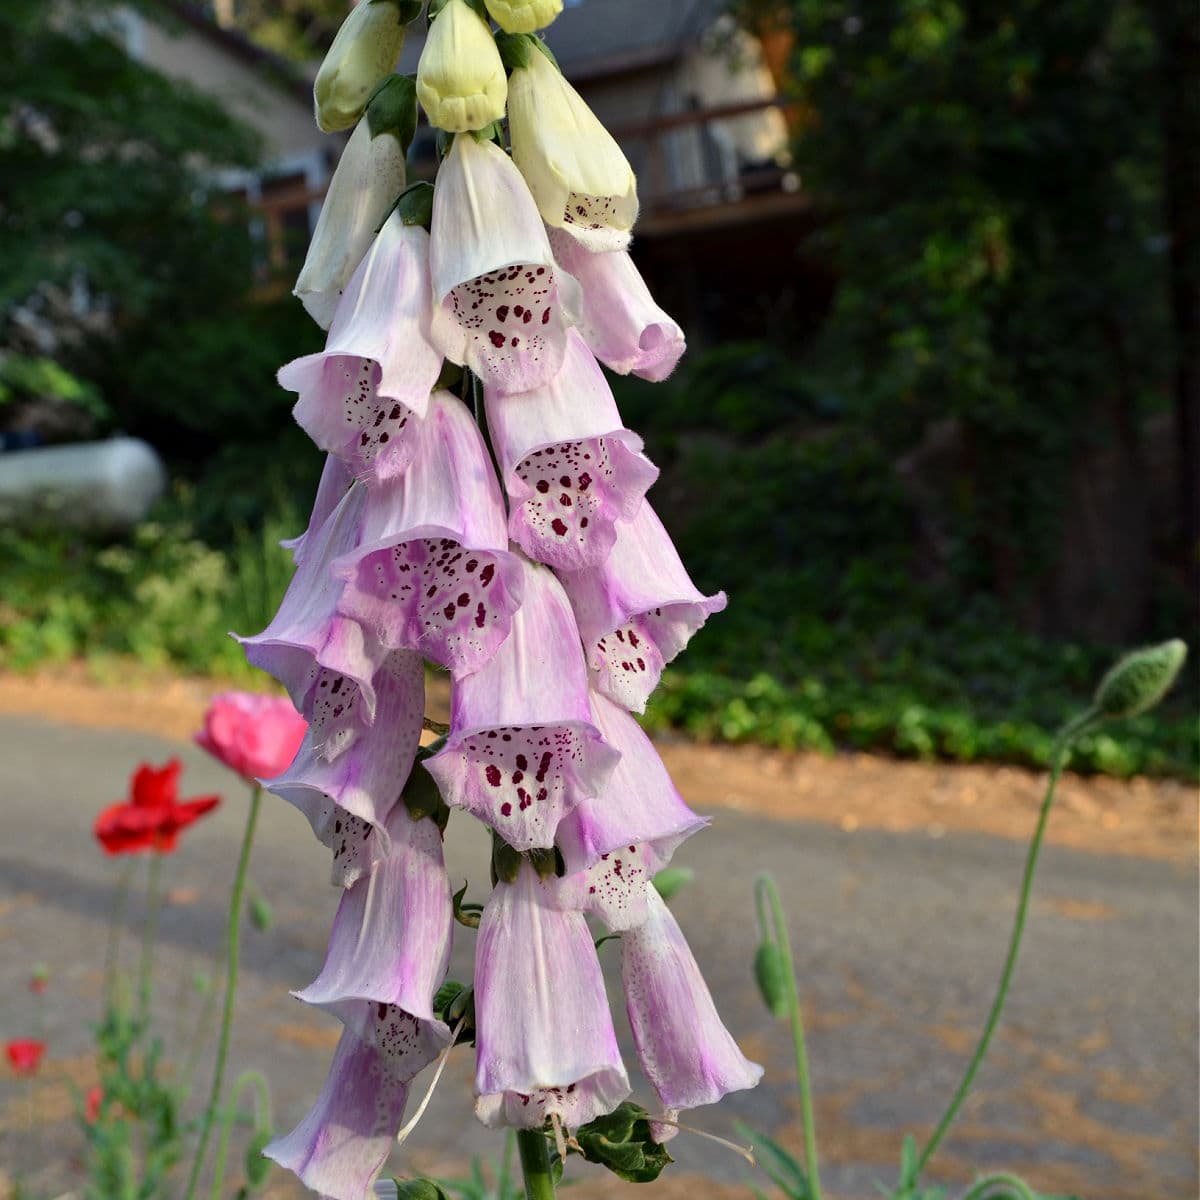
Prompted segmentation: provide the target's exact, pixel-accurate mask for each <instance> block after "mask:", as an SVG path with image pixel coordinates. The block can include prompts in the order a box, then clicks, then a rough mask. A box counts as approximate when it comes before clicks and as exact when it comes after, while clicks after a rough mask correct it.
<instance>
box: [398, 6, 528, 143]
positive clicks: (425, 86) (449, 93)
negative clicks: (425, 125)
mask: <svg viewBox="0 0 1200 1200" xmlns="http://www.w3.org/2000/svg"><path fill="white" fill-rule="evenodd" d="M507 95H508V83H507V81H506V79H505V76H504V63H503V62H501V61H500V51H499V50H497V49H496V42H495V39H494V38H493V37H492V31H491V30H490V29H489V28H488V26H487V22H486V21H485V20H484V19H483V18H482V17H481V16H480V15H479V14H478V13H477V12H476V11H475V10H474V9H473V8H472V7H471V6H470V5H469V4H467V2H466V0H447V2H446V4H445V5H444V6H443V7H442V9H441V10H440V11H439V12H438V14H437V17H436V18H435V20H434V21H433V23H432V24H431V25H430V27H429V36H428V37H427V38H426V39H425V48H424V49H423V50H422V51H421V60H420V62H418V63H417V99H418V100H420V102H421V107H422V108H423V109H424V110H425V113H426V115H427V116H428V117H429V123H430V124H431V125H436V126H437V128H439V129H446V130H449V131H450V132H451V133H465V132H468V131H469V130H472V129H482V128H483V127H484V126H485V125H490V124H491V123H492V122H493V121H499V120H500V118H501V117H503V116H504V102H505V99H506V97H507Z"/></svg>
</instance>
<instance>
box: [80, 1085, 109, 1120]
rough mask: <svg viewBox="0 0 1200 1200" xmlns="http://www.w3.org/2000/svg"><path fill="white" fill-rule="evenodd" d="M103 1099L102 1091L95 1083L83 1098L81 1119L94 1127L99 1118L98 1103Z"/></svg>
mask: <svg viewBox="0 0 1200 1200" xmlns="http://www.w3.org/2000/svg"><path fill="white" fill-rule="evenodd" d="M103 1099H104V1089H103V1088H102V1087H101V1086H100V1085H99V1084H98V1083H97V1084H94V1085H93V1086H92V1087H90V1088H88V1090H87V1095H86V1096H84V1098H83V1119H84V1120H85V1121H86V1122H87V1123H88V1124H89V1125H95V1123H96V1121H97V1120H98V1119H99V1117H100V1101H101V1100H103Z"/></svg>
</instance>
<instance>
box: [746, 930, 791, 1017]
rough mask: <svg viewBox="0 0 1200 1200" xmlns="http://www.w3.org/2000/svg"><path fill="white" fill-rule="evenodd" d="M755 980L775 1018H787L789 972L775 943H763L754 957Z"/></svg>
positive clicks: (764, 1001)
mask: <svg viewBox="0 0 1200 1200" xmlns="http://www.w3.org/2000/svg"><path fill="white" fill-rule="evenodd" d="M754 978H755V980H756V982H757V983H758V990H759V993H760V994H761V996H762V998H763V1003H764V1004H765V1005H766V1006H767V1008H768V1009H769V1010H770V1013H771V1015H772V1016H773V1017H786V1016H787V1011H788V1003H787V970H786V968H785V967H784V962H783V954H782V952H781V951H780V949H779V946H778V945H777V944H776V943H775V942H763V943H762V945H760V946H759V948H758V953H756V954H755V956H754Z"/></svg>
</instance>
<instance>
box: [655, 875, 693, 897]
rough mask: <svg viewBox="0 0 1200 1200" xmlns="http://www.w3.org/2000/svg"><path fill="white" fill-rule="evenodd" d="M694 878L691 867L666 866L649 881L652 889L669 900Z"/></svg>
mask: <svg viewBox="0 0 1200 1200" xmlns="http://www.w3.org/2000/svg"><path fill="white" fill-rule="evenodd" d="M695 878H696V872H695V871H693V870H692V868H691V867H666V868H665V869H664V870H662V871H659V873H658V874H657V875H655V876H654V878H653V879H652V880H651V881H650V882H651V883H653V884H654V890H655V891H656V892H657V893H658V894H659V895H660V896H661V897H662V898H663V899H664V900H666V901H669V900H671V899H672V897H674V896H675V895H677V894H678V893H679V892H680V891H681V890H682V889H683V888H685V887H687V885H688V884H689V883H691V882H692V880H693V879H695Z"/></svg>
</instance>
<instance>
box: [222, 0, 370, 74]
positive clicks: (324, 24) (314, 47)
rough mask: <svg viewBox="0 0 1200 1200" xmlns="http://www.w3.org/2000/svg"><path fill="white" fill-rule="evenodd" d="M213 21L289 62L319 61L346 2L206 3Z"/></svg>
mask: <svg viewBox="0 0 1200 1200" xmlns="http://www.w3.org/2000/svg"><path fill="white" fill-rule="evenodd" d="M205 7H206V8H207V9H208V10H209V12H210V13H211V15H212V17H213V19H214V20H217V21H218V22H219V23H221V22H224V23H226V24H228V25H232V26H233V27H234V28H236V29H238V30H241V31H242V32H244V33H245V34H246V35H247V36H248V37H249V38H250V39H251V40H252V41H254V42H257V43H258V45H260V46H262V47H264V48H265V49H267V50H272V51H274V52H275V53H276V54H280V55H282V56H283V57H284V58H288V59H291V60H292V61H293V62H298V63H304V62H311V61H312V60H313V59H317V58H320V57H321V55H322V54H323V53H324V52H325V50H326V49H328V47H329V44H330V42H332V41H333V37H334V34H336V33H337V31H338V26H340V25H341V23H342V21H343V20H344V19H345V17H346V13H347V11H348V9H349V4H348V3H347V0H210V2H209V3H208V4H206V5H205Z"/></svg>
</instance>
